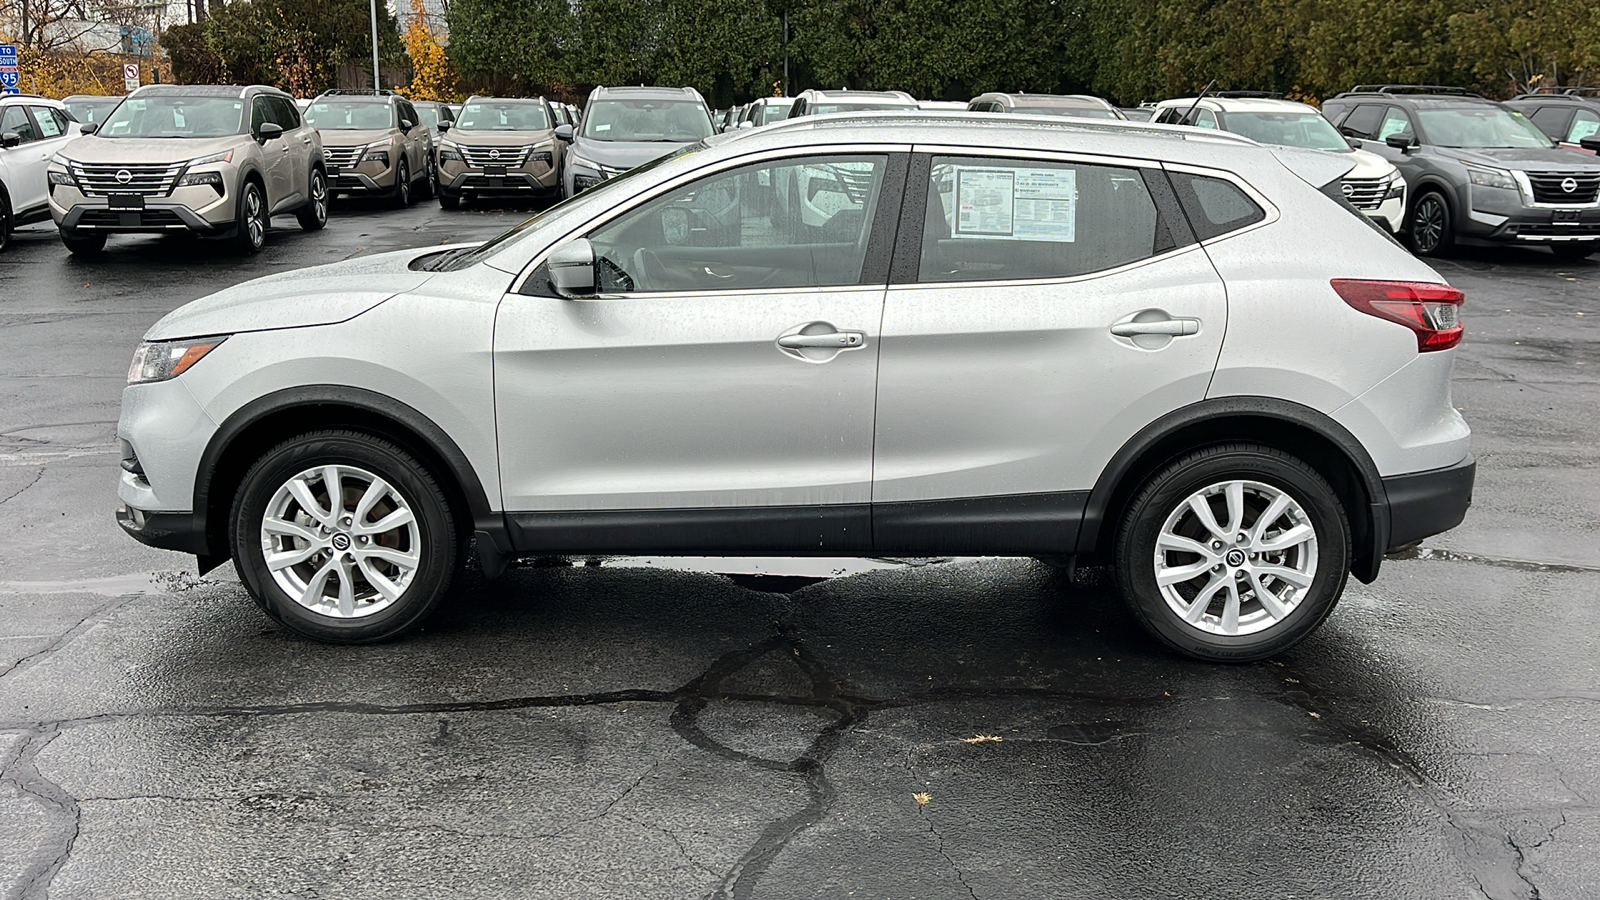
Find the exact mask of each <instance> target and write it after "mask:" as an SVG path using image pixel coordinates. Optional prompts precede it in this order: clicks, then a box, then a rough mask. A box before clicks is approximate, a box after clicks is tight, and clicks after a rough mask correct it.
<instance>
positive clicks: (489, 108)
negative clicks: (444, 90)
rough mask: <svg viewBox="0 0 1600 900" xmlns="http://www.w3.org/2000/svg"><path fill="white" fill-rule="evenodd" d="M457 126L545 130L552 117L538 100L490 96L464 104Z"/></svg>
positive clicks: (467, 128) (466, 127)
mask: <svg viewBox="0 0 1600 900" xmlns="http://www.w3.org/2000/svg"><path fill="white" fill-rule="evenodd" d="M456 127H457V128H460V129H464V130H466V131H544V130H545V129H547V128H549V127H550V119H549V117H547V116H546V115H545V114H544V104H543V103H540V102H539V101H537V100H486V101H483V102H481V103H468V104H467V105H466V106H463V107H461V116H460V117H459V118H457V119H456Z"/></svg>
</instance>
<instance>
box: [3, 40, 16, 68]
mask: <svg viewBox="0 0 1600 900" xmlns="http://www.w3.org/2000/svg"><path fill="white" fill-rule="evenodd" d="M16 67H17V45H16V44H0V69H15V68H16Z"/></svg>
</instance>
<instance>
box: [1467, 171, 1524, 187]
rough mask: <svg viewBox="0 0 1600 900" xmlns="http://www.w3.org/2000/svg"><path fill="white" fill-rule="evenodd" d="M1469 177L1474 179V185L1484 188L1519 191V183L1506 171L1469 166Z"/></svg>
mask: <svg viewBox="0 0 1600 900" xmlns="http://www.w3.org/2000/svg"><path fill="white" fill-rule="evenodd" d="M1467 177H1468V178H1470V179H1472V183H1473V184H1476V185H1480V186H1482V187H1492V188H1500V189H1502V190H1507V191H1514V190H1516V189H1517V183H1516V182H1515V181H1513V180H1512V179H1511V173H1510V172H1507V171H1506V170H1504V169H1485V168H1479V167H1478V166H1468V167H1467Z"/></svg>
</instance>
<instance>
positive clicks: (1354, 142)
mask: <svg viewBox="0 0 1600 900" xmlns="http://www.w3.org/2000/svg"><path fill="white" fill-rule="evenodd" d="M1344 142H1345V143H1346V144H1349V145H1350V149H1351V150H1360V149H1361V139H1360V138H1353V137H1350V136H1349V135H1345V138H1344Z"/></svg>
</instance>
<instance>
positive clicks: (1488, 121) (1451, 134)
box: [1417, 106, 1555, 150]
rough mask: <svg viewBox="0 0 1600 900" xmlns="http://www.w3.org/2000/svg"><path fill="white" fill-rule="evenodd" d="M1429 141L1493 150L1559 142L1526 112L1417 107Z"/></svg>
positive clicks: (1494, 107) (1545, 146) (1491, 108)
mask: <svg viewBox="0 0 1600 900" xmlns="http://www.w3.org/2000/svg"><path fill="white" fill-rule="evenodd" d="M1417 118H1419V119H1420V120H1421V125H1422V129H1423V131H1424V132H1426V133H1427V136H1428V141H1429V142H1430V143H1433V144H1438V145H1439V146H1441V147H1456V148H1461V149H1472V150H1489V149H1495V148H1512V147H1526V148H1534V147H1543V148H1549V147H1554V146H1555V142H1554V141H1552V140H1550V138H1549V136H1548V135H1546V134H1545V133H1544V132H1542V131H1540V130H1539V129H1537V128H1535V127H1534V125H1533V123H1532V122H1529V121H1528V120H1527V119H1525V118H1523V116H1522V113H1516V112H1507V111H1506V110H1503V109H1501V108H1500V107H1498V106H1471V107H1456V108H1454V109H1452V108H1449V107H1445V108H1442V109H1441V108H1437V107H1435V108H1431V109H1430V108H1427V107H1423V108H1421V109H1418V110H1417Z"/></svg>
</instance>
